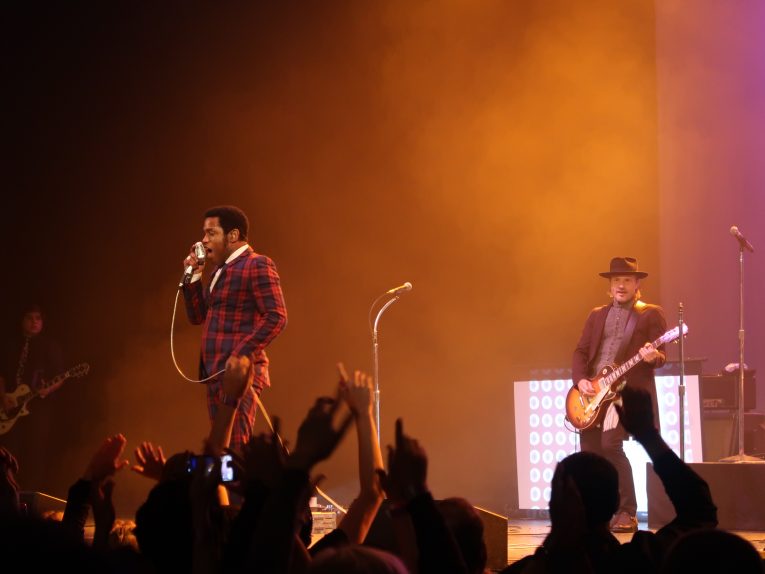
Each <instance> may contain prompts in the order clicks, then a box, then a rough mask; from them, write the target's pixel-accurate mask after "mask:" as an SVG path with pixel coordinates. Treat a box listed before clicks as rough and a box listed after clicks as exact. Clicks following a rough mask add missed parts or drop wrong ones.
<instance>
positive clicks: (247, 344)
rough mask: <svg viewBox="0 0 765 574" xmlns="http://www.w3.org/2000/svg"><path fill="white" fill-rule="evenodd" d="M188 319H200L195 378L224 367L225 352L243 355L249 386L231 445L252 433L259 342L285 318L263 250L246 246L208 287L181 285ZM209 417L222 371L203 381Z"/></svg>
mask: <svg viewBox="0 0 765 574" xmlns="http://www.w3.org/2000/svg"><path fill="white" fill-rule="evenodd" d="M183 295H184V299H185V302H186V313H187V315H188V317H189V320H190V321H191V323H193V324H195V325H199V324H203V325H204V331H203V334H202V349H201V353H200V375H201V378H204V377H207V376H209V375H212V374H213V373H217V372H218V371H220V370H223V369H225V367H226V360H227V359H228V357H229V356H231V355H234V356H243V355H246V356H249V357H250V360H251V361H252V369H251V371H250V377H251V382H252V386H251V387H250V389H249V390H248V392H247V394H246V395H245V397H244V398H243V399H242V401H241V403H240V405H239V408H238V410H237V413H236V417H235V419H234V430H233V433H232V437H231V446H232V447H238V446H241V444H242V443H243V442H245V441H246V440H247V439H248V438H249V436H250V434H251V433H252V425H253V422H254V419H255V410H256V408H257V403H256V402H255V393H256V392H257V393H260V391H261V390H262V389H263V388H264V387H267V386H269V385H270V381H269V376H268V356H267V355H266V352H265V348H266V346H268V344H269V343H270V342H271V341H272V340H273V339H274V338H275V337H276V336H277V335H278V334H279V333H280V332H281V331H282V329H284V327H285V325H286V324H287V309H286V307H285V304H284V296H283V294H282V289H281V285H280V280H279V274H278V273H277V272H276V266H275V265H274V262H273V261H271V259H269V258H268V257H266V256H265V255H259V254H257V253H255V252H254V251H253V250H252V249H250V248H248V249H247V250H246V251H245V252H244V253H242V254H241V255H240V256H239V257H237V258H236V259H234V260H233V261H232V262H231V263H228V264H225V265H224V266H223V268H222V270H221V272H220V275H219V277H218V280H217V281H216V283H215V286H214V289H213V290H212V292H209V287H203V285H202V281H195V282H193V283H190V284H189V285H185V286H184V288H183ZM207 398H208V411H209V414H210V420H211V421H212V419H213V418H214V417H215V412H216V410H217V405H218V404H219V402H220V400H221V398H222V375H221V376H220V377H218V378H217V379H215V380H213V381H211V383H210V384H209V385H208V387H207Z"/></svg>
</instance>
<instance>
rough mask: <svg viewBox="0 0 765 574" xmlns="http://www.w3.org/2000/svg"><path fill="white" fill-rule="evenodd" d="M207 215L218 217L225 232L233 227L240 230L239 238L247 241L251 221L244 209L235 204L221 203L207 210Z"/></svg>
mask: <svg viewBox="0 0 765 574" xmlns="http://www.w3.org/2000/svg"><path fill="white" fill-rule="evenodd" d="M205 217H206V218H207V217H217V218H218V221H219V222H220V226H221V227H222V228H223V233H228V232H229V231H231V230H232V229H238V230H239V239H240V240H242V241H247V231H248V229H249V227H250V222H249V220H248V219H247V215H245V213H244V211H242V210H241V209H239V208H238V207H236V206H234V205H219V206H217V207H211V208H210V209H208V210H207V211H206V212H205Z"/></svg>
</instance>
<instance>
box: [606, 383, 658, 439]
mask: <svg viewBox="0 0 765 574" xmlns="http://www.w3.org/2000/svg"><path fill="white" fill-rule="evenodd" d="M621 395H622V404H621V406H620V405H618V404H614V406H615V407H616V412H618V413H619V420H620V421H621V423H622V426H623V427H624V428H625V429H626V430H627V432H628V433H630V434H631V435H634V436H635V437H639V436H641V435H645V434H646V433H652V432H656V424H655V422H654V419H653V406H652V404H651V395H650V394H649V393H648V391H645V390H643V389H634V388H631V387H629V386H625V387H624V388H623V389H622V391H621Z"/></svg>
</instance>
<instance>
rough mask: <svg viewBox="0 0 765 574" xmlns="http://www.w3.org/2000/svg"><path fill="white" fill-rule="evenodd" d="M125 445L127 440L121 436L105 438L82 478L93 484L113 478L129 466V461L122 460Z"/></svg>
mask: <svg viewBox="0 0 765 574" xmlns="http://www.w3.org/2000/svg"><path fill="white" fill-rule="evenodd" d="M125 444H127V439H126V438H125V436H124V435H122V434H116V435H114V436H110V437H107V438H105V439H104V441H103V442H102V443H101V445H100V446H99V447H98V449H97V450H96V452H94V453H93V457H92V458H91V459H90V462H89V463H88V466H87V467H86V468H85V473H84V474H83V478H84V479H85V480H92V481H93V482H101V481H102V480H104V479H105V478H107V477H110V476H114V474H115V473H116V472H117V471H119V470H122V469H123V468H125V467H126V466H130V461H129V460H122V451H124V450H125Z"/></svg>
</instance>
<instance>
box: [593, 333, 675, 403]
mask: <svg viewBox="0 0 765 574" xmlns="http://www.w3.org/2000/svg"><path fill="white" fill-rule="evenodd" d="M679 332H680V330H679V328H678V327H675V328H674V329H672V330H671V331H667V332H666V333H664V334H663V335H662V336H661V337H659V338H658V339H656V340H655V341H654V342H653V343H651V344H652V345H653V346H654V347H655V348H657V349H658V348H659V347H660V346H661V345H663V344H665V343H669V342H671V341H674V340H675V339H677V337H678V334H679ZM687 332H688V327H687V326H686V325H683V334H685V333H687ZM642 360H643V357H641V356H640V353H637V354H635V355H634V356H633V357H632V358H631V359H630V360H628V361H626V362H624V363H622V364H621V365H619V366H618V367H617V368H616V369H614V370H613V371H611V373H610V374H609V375H608V376H606V377H604V378H603V382H604V383H605V384H604V387H605V388H610V387H611V385H612V384H614V383H615V382H616V381H618V380H619V379H621V378H622V377H623V376H624V375H625V374H627V371H629V370H630V369H631V368H632V367H634V366H635V365H637V364H638V363H639V362H640V361H642Z"/></svg>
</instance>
